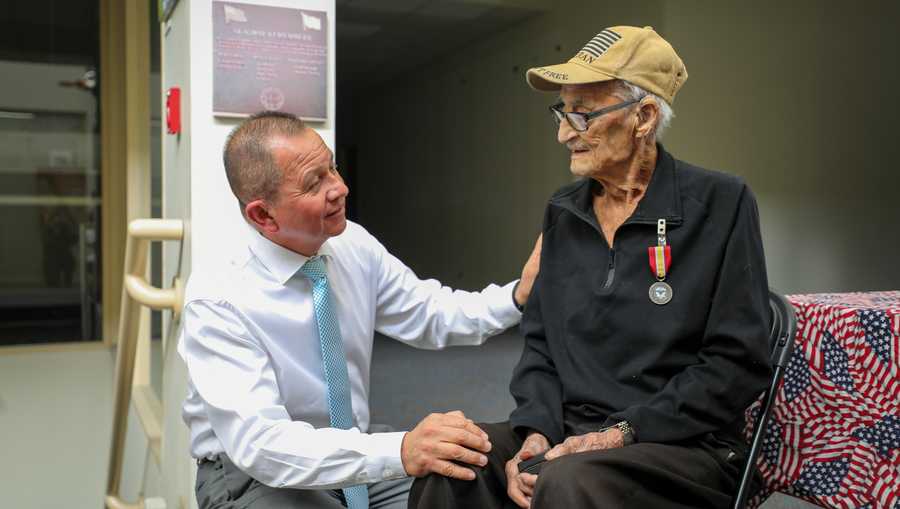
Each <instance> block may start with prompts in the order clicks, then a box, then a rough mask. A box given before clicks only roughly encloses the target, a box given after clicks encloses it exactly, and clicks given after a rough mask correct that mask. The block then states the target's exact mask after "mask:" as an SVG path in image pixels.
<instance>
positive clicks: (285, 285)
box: [179, 113, 539, 509]
mask: <svg viewBox="0 0 900 509" xmlns="http://www.w3.org/2000/svg"><path fill="white" fill-rule="evenodd" d="M224 159H225V171H226V174H227V177H228V182H229V184H230V185H231V189H232V191H233V192H234V195H235V196H236V197H237V199H238V202H239V203H240V207H241V212H242V214H243V216H244V218H245V219H246V221H247V222H248V223H249V224H250V225H251V226H252V227H253V228H254V229H255V232H254V234H253V235H251V237H252V238H251V241H250V243H249V245H248V246H247V249H246V250H245V252H244V253H243V254H242V255H240V256H239V257H238V259H236V260H233V261H232V262H231V263H230V265H229V266H227V267H224V268H220V269H215V270H214V269H211V268H207V267H204V268H198V269H197V270H196V271H195V273H194V274H193V275H192V277H191V280H190V283H189V284H188V288H187V295H186V299H185V301H186V303H185V307H184V315H183V323H184V327H183V336H182V338H181V341H180V344H179V351H180V352H181V355H182V356H183V358H184V359H185V361H186V363H187V367H188V371H189V376H190V386H189V394H188V397H187V399H186V401H185V403H184V408H183V416H184V419H185V422H186V423H187V424H188V426H189V427H190V429H191V454H192V456H193V457H195V458H197V460H198V464H199V468H198V472H197V486H196V489H197V500H198V502H199V506H200V507H201V508H213V507H218V508H222V507H235V508H236V507H253V508H276V507H278V508H281V507H309V508H339V507H344V506H346V507H349V508H350V509H365V508H367V507H372V508H376V507H377V508H399V507H404V506H405V505H406V499H407V494H408V490H409V485H410V483H411V481H410V479H408V478H407V475H412V476H417V475H424V474H426V473H428V472H440V473H441V474H442V475H449V476H451V477H454V478H458V479H473V478H474V477H475V474H474V472H473V471H472V470H471V469H470V468H466V467H464V466H461V465H460V464H459V463H457V462H461V463H467V464H470V465H484V464H485V463H486V462H487V458H486V457H485V456H484V453H486V452H487V451H488V450H490V444H489V442H488V440H487V435H486V434H485V433H484V432H483V431H482V430H480V429H479V428H478V427H477V426H475V425H474V424H473V423H472V422H471V421H470V420H468V419H467V418H466V417H465V416H464V415H463V414H462V413H461V412H450V413H448V414H434V415H431V416H429V417H427V418H425V419H424V420H423V421H422V422H421V423H419V424H418V426H416V427H415V429H413V430H412V431H410V432H409V433H388V432H381V433H371V432H370V431H371V430H370V429H369V404H368V396H369V368H370V362H371V357H372V340H373V335H374V331H376V330H377V331H379V332H381V333H383V334H386V335H388V336H392V337H394V338H396V339H398V340H400V341H404V342H406V343H408V344H410V345H413V346H417V347H421V348H442V347H444V346H448V345H475V344H480V343H481V342H482V341H484V339H485V338H487V337H488V336H490V335H493V334H496V333H498V332H500V331H502V330H504V329H506V328H507V327H510V326H511V325H514V324H515V323H517V322H518V321H519V318H520V312H519V310H518V309H517V308H518V307H519V306H520V305H521V304H522V303H523V302H524V301H525V300H526V299H527V297H528V293H529V292H530V288H531V282H532V280H533V278H534V274H535V272H536V269H537V259H538V256H539V255H538V251H537V249H536V251H535V253H533V254H532V256H531V257H530V259H529V262H527V263H526V268H525V269H524V270H523V278H522V280H521V282H520V284H516V283H510V284H508V285H506V286H505V287H498V286H496V285H490V286H488V287H487V288H485V289H484V290H483V291H481V292H480V293H469V292H462V291H453V290H451V289H450V288H447V287H442V286H441V284H440V283H438V282H437V281H434V280H428V281H422V280H420V279H419V278H417V277H416V275H415V274H413V272H412V271H411V270H410V269H409V268H407V267H406V266H405V265H403V264H402V263H401V262H400V260H398V259H397V258H394V257H393V256H391V254H390V253H388V251H387V250H386V249H385V248H384V247H383V246H382V245H381V244H380V243H379V242H378V241H377V240H375V238H374V237H372V236H371V235H370V234H369V233H368V232H366V231H365V230H364V229H363V228H362V227H361V226H359V225H357V224H354V223H351V222H349V221H347V220H346V218H345V217H344V203H345V198H346V196H347V193H348V189H347V186H346V185H345V184H344V181H343V180H342V179H341V176H340V174H338V172H337V168H335V165H334V159H333V156H332V153H331V151H330V150H329V149H328V147H327V146H326V145H325V143H323V141H322V139H321V138H320V137H319V135H318V134H317V133H316V132H315V131H313V130H312V129H309V128H307V127H305V126H304V125H303V122H301V121H300V120H299V119H297V118H295V117H293V116H290V115H285V114H279V113H263V114H260V115H257V116H254V117H251V118H250V119H249V120H247V121H246V122H244V123H243V124H241V125H240V126H239V127H237V128H236V129H235V130H234V131H233V132H232V133H231V135H230V137H229V138H228V142H227V144H226V147H225V151H224ZM412 382H414V381H412ZM450 460H456V461H457V462H451V461H450Z"/></svg>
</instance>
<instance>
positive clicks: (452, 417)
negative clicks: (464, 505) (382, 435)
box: [400, 411, 491, 481]
mask: <svg viewBox="0 0 900 509" xmlns="http://www.w3.org/2000/svg"><path fill="white" fill-rule="evenodd" d="M490 450H491V442H490V441H489V440H488V435H487V433H485V432H484V431H482V429H481V428H479V427H478V426H476V425H475V423H474V422H472V421H471V420H470V419H467V418H466V416H465V415H463V413H462V412H460V411H455V412H449V413H446V414H431V415H429V416H428V417H426V418H425V419H422V422H420V423H419V424H418V425H417V426H416V427H415V428H413V430H412V431H410V432H409V433H407V434H406V435H405V436H404V437H403V444H402V445H401V446H400V459H401V461H403V468H404V469H405V470H406V473H407V474H409V475H412V476H415V477H422V476H425V475H428V474H430V473H432V472H433V473H435V474H440V475H443V476H447V477H452V478H454V479H462V480H466V481H471V480H473V479H475V472H474V471H472V470H471V469H469V468H466V467H463V466H460V465H458V464H456V463H454V462H459V463H467V464H469V465H476V466H479V467H483V466H485V465H487V456H485V455H484V454H482V453H486V452H488V451H490Z"/></svg>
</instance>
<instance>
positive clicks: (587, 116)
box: [550, 99, 640, 133]
mask: <svg viewBox="0 0 900 509" xmlns="http://www.w3.org/2000/svg"><path fill="white" fill-rule="evenodd" d="M636 102H640V99H632V100H630V101H624V102H620V103H618V104H613V105H612V106H607V107H606V108H601V109H599V110H596V111H592V112H590V113H579V112H577V111H568V112H567V111H563V110H562V109H563V107H564V106H565V104H563V103H561V102H559V103H556V104H554V105H553V106H550V111H551V112H552V113H553V120H555V121H556V126H557V127H559V123H560V122H562V121H563V119H566V121H567V122H568V123H569V125H570V126H572V129H575V130H576V131H578V132H580V133H582V132H584V131H587V128H588V121H590V120H591V119H592V118H597V117H599V116H600V115H605V114H607V113H610V112H613V111H616V110H621V109H622V108H626V107H628V106H631V105H632V104H634V103H636Z"/></svg>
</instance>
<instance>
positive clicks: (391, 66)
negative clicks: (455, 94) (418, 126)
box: [337, 0, 549, 88]
mask: <svg viewBox="0 0 900 509" xmlns="http://www.w3.org/2000/svg"><path fill="white" fill-rule="evenodd" d="M548 3H549V2H547V1H541V0H337V72H338V81H339V82H340V83H341V84H343V85H344V86H350V87H352V88H359V87H362V86H371V85H375V84H378V83H381V82H384V81H386V80H388V79H390V78H392V77H395V76H398V75H401V74H403V73H404V72H408V71H410V70H412V69H415V68H416V67H419V66H422V65H424V64H427V63H428V62H430V61H432V60H434V59H436V58H438V57H441V56H443V55H445V54H447V53H450V52H452V51H453V50H455V49H457V48H460V47H462V46H465V45H467V44H470V43H472V42H474V41H477V40H479V39H483V38H485V37H488V36H490V35H491V34H494V33H496V32H499V31H501V30H504V29H506V28H508V27H510V26H512V25H515V24H517V23H520V22H522V21H524V20H525V19H528V18H530V17H532V16H534V15H536V14H539V13H541V12H542V11H544V10H545V9H546V8H547V7H546V6H547V4H548Z"/></svg>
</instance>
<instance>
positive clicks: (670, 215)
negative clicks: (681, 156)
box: [550, 144, 682, 225]
mask: <svg viewBox="0 0 900 509" xmlns="http://www.w3.org/2000/svg"><path fill="white" fill-rule="evenodd" d="M656 149H657V155H656V167H655V168H654V170H653V176H652V177H651V178H650V185H649V186H647V193H646V194H645V195H644V197H643V198H641V201H640V202H638V206H637V208H636V209H635V210H634V213H632V214H631V217H629V218H628V219H627V220H626V221H625V223H641V224H643V223H647V224H656V221H657V220H658V219H665V220H666V223H669V224H673V225H676V224H680V223H681V221H682V209H681V194H680V193H679V190H678V174H677V172H676V166H675V158H674V157H672V155H671V154H669V153H668V152H667V151H666V150H665V148H663V146H662V145H661V144H657V145H656ZM593 182H594V180H592V179H589V178H585V179H583V180H582V181H581V182H580V183H579V185H576V186H575V187H574V188H572V189H571V190H570V191H569V192H566V193H562V194H559V195H556V196H554V197H553V198H552V199H551V200H550V203H551V204H552V205H557V206H560V207H562V208H564V209H566V210H568V211H570V212H572V213H574V214H576V215H578V216H579V217H581V218H582V219H587V220H589V221H590V222H595V221H596V218H595V217H594V209H593V194H592V190H591V188H592V187H593Z"/></svg>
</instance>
